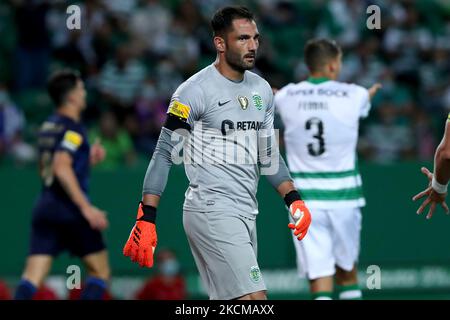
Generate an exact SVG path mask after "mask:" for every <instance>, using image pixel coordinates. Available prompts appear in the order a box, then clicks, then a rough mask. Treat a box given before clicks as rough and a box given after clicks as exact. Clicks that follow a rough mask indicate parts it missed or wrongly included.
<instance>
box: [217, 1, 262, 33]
mask: <svg viewBox="0 0 450 320" xmlns="http://www.w3.org/2000/svg"><path fill="white" fill-rule="evenodd" d="M235 19H247V20H250V21H252V20H255V17H254V15H253V13H251V12H250V10H249V9H247V8H246V7H243V6H229V7H224V8H222V9H219V10H217V11H216V13H215V14H214V16H213V18H212V19H211V28H212V30H213V33H214V36H222V37H223V36H224V35H225V33H227V32H228V31H229V30H230V29H231V27H232V24H233V20H235Z"/></svg>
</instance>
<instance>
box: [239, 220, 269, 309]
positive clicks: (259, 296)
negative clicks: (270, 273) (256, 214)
mask: <svg viewBox="0 0 450 320" xmlns="http://www.w3.org/2000/svg"><path fill="white" fill-rule="evenodd" d="M243 219H245V218H243ZM251 225H253V224H251ZM250 231H251V232H250V240H251V243H252V248H253V251H254V252H255V257H257V256H258V237H257V233H256V225H254V227H253V229H251V230H250ZM237 300H267V295H266V291H265V290H263V291H257V292H252V293H250V294H246V295H244V296H242V297H239V298H238V299H237Z"/></svg>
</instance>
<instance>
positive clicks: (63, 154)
mask: <svg viewBox="0 0 450 320" xmlns="http://www.w3.org/2000/svg"><path fill="white" fill-rule="evenodd" d="M72 162H73V159H72V155H71V154H70V153H69V152H67V151H64V150H60V151H56V152H55V155H54V158H53V163H52V169H53V174H54V175H55V177H56V178H57V179H58V182H59V183H60V184H61V186H62V187H63V189H64V191H65V192H66V194H67V195H68V196H69V198H70V199H71V200H72V202H73V203H75V205H76V206H77V207H78V208H79V209H80V211H81V213H82V214H83V216H84V217H85V218H86V220H87V221H88V222H89V224H90V226H91V227H92V228H94V229H99V230H103V229H105V228H106V227H107V226H108V221H107V219H106V217H105V213H104V212H102V211H101V210H99V209H97V208H96V207H94V206H92V205H91V204H90V202H89V200H88V199H87V197H86V196H85V194H84V192H83V191H82V190H81V187H80V184H79V183H78V179H77V177H76V175H75V172H74V170H73V167H72Z"/></svg>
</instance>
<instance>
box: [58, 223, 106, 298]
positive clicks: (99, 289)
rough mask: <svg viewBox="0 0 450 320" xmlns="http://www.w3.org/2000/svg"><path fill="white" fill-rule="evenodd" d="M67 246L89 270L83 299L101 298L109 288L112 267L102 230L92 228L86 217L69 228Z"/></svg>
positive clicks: (82, 293)
mask: <svg viewBox="0 0 450 320" xmlns="http://www.w3.org/2000/svg"><path fill="white" fill-rule="evenodd" d="M66 234H67V236H68V237H67V238H66V241H67V248H68V249H69V251H70V252H71V253H72V254H74V255H76V256H78V257H80V258H81V259H82V261H83V263H84V264H85V266H86V268H87V271H88V275H89V276H88V278H87V279H86V281H85V282H84V288H83V290H82V292H81V297H80V298H81V300H101V299H102V298H103V296H104V294H105V292H106V290H107V288H108V281H109V278H110V273H111V271H110V267H109V262H108V253H107V251H106V247H105V243H104V241H103V237H102V234H101V232H100V231H98V230H94V229H92V228H91V227H90V226H89V224H88V222H87V221H86V220H84V219H82V220H81V219H80V220H79V221H76V222H73V223H72V224H71V227H70V228H68V229H67V232H66Z"/></svg>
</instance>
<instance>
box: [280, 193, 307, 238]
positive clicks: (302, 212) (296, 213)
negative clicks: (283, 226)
mask: <svg viewBox="0 0 450 320" xmlns="http://www.w3.org/2000/svg"><path fill="white" fill-rule="evenodd" d="M284 201H285V202H286V205H287V206H288V208H289V212H290V213H291V217H292V219H293V221H294V223H289V224H288V227H289V228H290V229H292V230H294V235H295V236H296V237H297V239H298V240H302V239H303V238H304V237H305V236H306V234H307V233H308V228H309V226H310V225H311V214H310V213H309V210H308V208H307V207H306V204H305V202H303V200H301V198H300V195H299V193H298V192H297V191H295V190H293V191H291V192H289V193H288V194H287V195H286V196H285V197H284Z"/></svg>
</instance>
